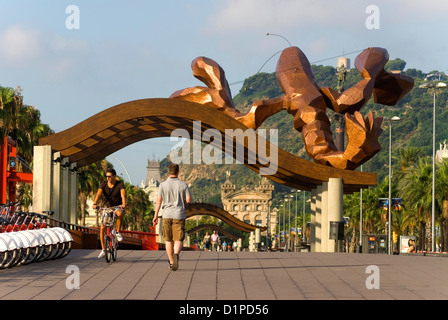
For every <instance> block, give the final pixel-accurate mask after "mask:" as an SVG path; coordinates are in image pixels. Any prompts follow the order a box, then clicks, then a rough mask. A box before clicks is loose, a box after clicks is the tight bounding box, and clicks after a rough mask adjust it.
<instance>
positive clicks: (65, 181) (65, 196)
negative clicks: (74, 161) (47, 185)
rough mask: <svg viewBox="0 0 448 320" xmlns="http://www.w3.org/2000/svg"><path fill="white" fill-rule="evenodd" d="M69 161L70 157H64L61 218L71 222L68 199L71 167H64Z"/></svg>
mask: <svg viewBox="0 0 448 320" xmlns="http://www.w3.org/2000/svg"><path fill="white" fill-rule="evenodd" d="M68 162H69V159H68V158H67V157H66V158H64V159H62V165H63V168H62V172H61V197H60V199H61V203H60V208H61V220H62V221H65V222H69V221H70V218H69V215H68V199H69V193H70V181H69V169H68V167H64V165H66V164H67V163H68Z"/></svg>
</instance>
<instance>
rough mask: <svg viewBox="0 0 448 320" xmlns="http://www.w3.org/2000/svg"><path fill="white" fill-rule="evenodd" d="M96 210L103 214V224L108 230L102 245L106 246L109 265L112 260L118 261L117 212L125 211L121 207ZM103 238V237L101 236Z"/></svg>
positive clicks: (104, 248)
mask: <svg viewBox="0 0 448 320" xmlns="http://www.w3.org/2000/svg"><path fill="white" fill-rule="evenodd" d="M96 210H98V211H100V212H101V224H102V225H103V226H104V227H105V228H106V231H105V233H104V238H103V241H102V242H101V244H102V245H103V246H104V247H103V250H104V256H105V258H106V261H107V263H109V262H110V261H111V260H113V261H116V260H117V249H118V240H117V230H116V229H115V226H114V223H115V212H116V211H117V210H123V209H122V208H121V207H120V206H116V207H97V208H96ZM101 236H102V235H101Z"/></svg>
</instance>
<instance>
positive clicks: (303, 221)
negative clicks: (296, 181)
mask: <svg viewBox="0 0 448 320" xmlns="http://www.w3.org/2000/svg"><path fill="white" fill-rule="evenodd" d="M305 195H306V191H305V190H303V212H302V224H303V226H302V242H305V240H306V239H305V227H306V224H305V220H306V215H305V210H306V208H305V206H306V203H305V202H306V201H305V200H306V198H305Z"/></svg>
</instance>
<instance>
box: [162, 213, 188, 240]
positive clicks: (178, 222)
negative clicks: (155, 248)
mask: <svg viewBox="0 0 448 320" xmlns="http://www.w3.org/2000/svg"><path fill="white" fill-rule="evenodd" d="M162 221H163V222H162V233H163V238H164V239H165V241H184V239H185V219H167V218H163V219H162Z"/></svg>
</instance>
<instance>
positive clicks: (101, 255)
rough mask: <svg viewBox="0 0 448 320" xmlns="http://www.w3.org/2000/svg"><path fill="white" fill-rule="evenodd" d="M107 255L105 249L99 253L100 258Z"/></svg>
mask: <svg viewBox="0 0 448 320" xmlns="http://www.w3.org/2000/svg"><path fill="white" fill-rule="evenodd" d="M105 255H106V253H105V252H104V250H101V252H100V254H99V255H98V259H101V258H104V256H105Z"/></svg>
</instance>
